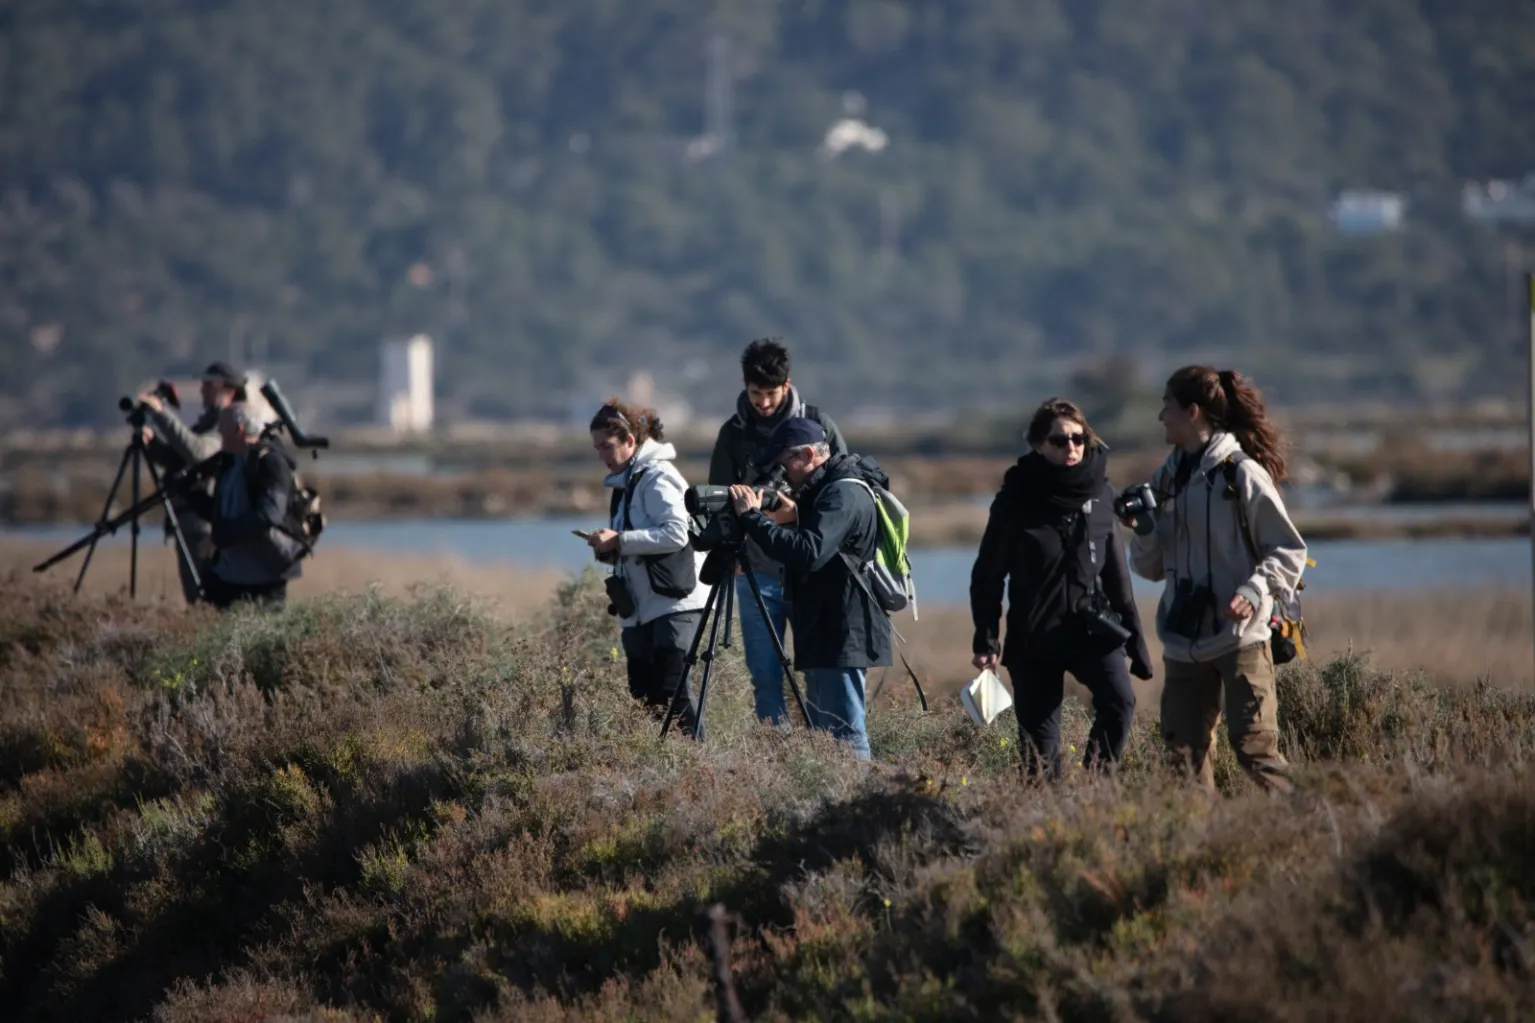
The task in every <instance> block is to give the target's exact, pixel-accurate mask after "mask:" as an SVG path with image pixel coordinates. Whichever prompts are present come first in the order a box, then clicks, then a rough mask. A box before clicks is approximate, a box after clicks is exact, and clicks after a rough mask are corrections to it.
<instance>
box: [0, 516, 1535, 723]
mask: <svg viewBox="0 0 1535 1023" xmlns="http://www.w3.org/2000/svg"><path fill="white" fill-rule="evenodd" d="M51 553H53V548H52V547H50V546H48V545H39V544H34V543H30V542H19V541H14V540H12V541H0V573H3V572H6V571H17V572H28V571H29V570H30V567H31V566H32V565H35V564H37V563H38V562H39V561H41V560H42V559H43V558H45V557H47V556H48V555H50V554H51ZM139 559H140V560H139V593H140V599H141V600H168V601H170V602H171V603H172V604H179V603H180V601H181V588H180V583H179V582H178V581H177V578H176V566H175V561H174V558H173V557H172V555H171V552H170V550H169V549H168V548H166V547H164V546H163V545H162V544H161V543H160V538H159V536H158V534H155V535H154V536H152V537H150V538H149V540H148V542H146V544H145V546H144V547H143V548H141V550H140V554H139ZM78 571H79V560H78V557H77V558H76V559H74V560H71V561H69V562H65V563H63V564H60V565H58V566H56V567H54V568H53V569H50V570H49V573H48V575H47V578H48V579H55V580H57V581H60V582H68V583H72V582H73V580H74V576H75V573H76V572H78ZM563 578H564V576H563V575H562V574H561V573H559V572H556V571H553V570H551V571H546V572H537V571H529V570H527V569H520V568H514V567H510V566H505V565H496V564H476V563H474V562H470V561H468V560H466V559H463V558H460V557H456V556H453V555H446V554H445V555H418V554H416V555H397V554H394V553H391V552H388V551H373V550H353V549H349V548H346V547H332V548H327V549H326V550H325V551H324V552H323V555H322V556H319V557H317V558H316V559H315V560H313V561H310V562H306V564H305V568H304V576H303V578H301V579H299V580H298V581H296V582H295V583H294V584H293V585H292V587H290V593H291V594H292V595H293V596H294V597H295V598H296V599H302V598H306V597H315V596H319V595H323V594H329V593H335V592H345V593H354V594H356V593H362V592H364V591H366V590H369V589H377V590H378V591H379V592H381V593H383V594H384V595H387V596H397V597H405V596H409V595H410V594H411V593H412V592H414V591H416V590H418V589H419V588H421V587H423V586H437V585H443V584H447V585H451V586H453V587H454V588H455V589H457V590H459V591H461V592H463V593H465V594H468V595H471V596H473V597H475V598H476V599H478V600H480V601H481V602H482V603H483V604H484V605H485V606H486V607H487V608H488V609H490V610H491V611H492V612H493V613H494V614H495V615H496V616H497V617H499V618H501V619H503V620H506V621H509V622H517V621H519V620H521V619H522V618H523V617H525V616H526V615H527V614H529V613H531V612H532V611H534V610H536V609H537V608H539V607H541V606H542V605H543V604H544V603H545V602H546V601H547V600H548V599H550V597H552V596H553V594H554V592H555V590H556V588H557V587H558V585H559V583H560V582H561V580H562V579H563ZM127 581H128V552H127V550H126V549H125V548H123V547H121V546H113V547H103V548H101V550H100V552H99V553H98V554H97V555H96V559H95V561H93V562H92V564H91V568H90V571H89V572H88V573H87V574H86V582H85V587H84V589H85V591H86V592H87V593H92V594H98V595H103V596H104V595H108V594H112V593H116V592H119V591H121V590H123V589H124V588H125V587H126V586H127ZM1305 607H1306V618H1307V622H1308V629H1309V631H1310V633H1311V642H1312V645H1313V647H1315V650H1316V653H1317V654H1318V656H1321V657H1324V658H1325V657H1331V656H1338V655H1346V654H1355V653H1357V654H1367V655H1368V656H1369V657H1370V659H1371V663H1373V664H1375V665H1377V666H1378V667H1381V668H1384V669H1387V670H1392V671H1412V672H1416V673H1418V674H1421V675H1423V676H1424V677H1425V678H1427V679H1429V680H1430V681H1432V682H1434V683H1436V684H1440V685H1446V686H1471V685H1475V684H1477V683H1478V682H1482V681H1486V682H1488V683H1490V684H1492V685H1497V686H1501V687H1504V688H1513V689H1525V690H1531V689H1535V640H1532V639H1531V634H1530V633H1531V626H1530V622H1531V610H1530V594H1528V593H1526V592H1524V591H1522V590H1509V591H1491V592H1460V591H1437V592H1429V593H1386V592H1365V593H1317V594H1315V595H1308V596H1307V598H1306V601H1305ZM1154 609H1155V608H1154V604H1153V603H1152V602H1146V603H1144V604H1143V605H1142V607H1141V614H1142V618H1143V620H1144V621H1145V622H1147V623H1150V622H1151V621H1152V620H1153V613H1154ZM920 613H921V618H920V620H919V621H917V622H911V621H910V619H909V617H907V616H901V617H899V618H898V619H897V621H898V623H899V624H898V627H899V628H900V629H901V632H902V634H903V635H904V636H906V638H907V639H908V640H909V641H910V647H909V656H910V657H911V659H912V660H913V663H914V664H915V665H916V666H917V667H918V669H919V671H920V672H921V673H922V675H923V677H924V679H929V680H932V681H934V682H936V683H938V684H939V685H949V684H953V683H958V682H961V681H965V680H968V679H969V678H970V677H971V676H972V675H973V672H971V671H970V637H971V631H972V630H971V625H970V613H969V610H968V609H964V608H954V607H941V606H931V607H929V606H926V605H924V606H923V607H922V608H921V609H920ZM1152 654H1153V655H1154V657H1156V658H1160V656H1161V651H1160V650H1159V649H1158V648H1157V646H1156V641H1155V637H1153V638H1152ZM892 682H894V679H892ZM1139 684H1140V683H1138V685H1139ZM1159 686H1160V683H1158V682H1155V681H1153V682H1152V683H1149V684H1144V685H1143V692H1142V696H1143V697H1153V696H1155V695H1156V693H1157V692H1158V691H1159ZM891 688H892V689H899V688H901V687H900V686H895V685H892V686H891Z"/></svg>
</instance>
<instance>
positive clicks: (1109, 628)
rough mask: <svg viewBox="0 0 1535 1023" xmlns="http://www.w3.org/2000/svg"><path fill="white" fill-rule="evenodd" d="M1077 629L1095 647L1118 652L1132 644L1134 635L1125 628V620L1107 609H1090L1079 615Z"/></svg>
mask: <svg viewBox="0 0 1535 1023" xmlns="http://www.w3.org/2000/svg"><path fill="white" fill-rule="evenodd" d="M1077 627H1078V628H1079V629H1080V630H1081V632H1082V635H1083V637H1084V638H1086V639H1087V641H1088V642H1089V643H1092V644H1093V645H1095V646H1098V645H1101V646H1103V647H1104V648H1105V649H1109V650H1117V649H1119V648H1120V647H1122V646H1124V645H1125V644H1126V643H1128V642H1130V636H1131V635H1132V634H1131V632H1130V630H1129V629H1127V628H1125V623H1124V619H1122V618H1121V617H1120V616H1119V615H1118V614H1117V613H1116V612H1114V611H1111V610H1109V609H1108V608H1106V607H1097V608H1090V609H1087V610H1083V611H1079V612H1078V613H1077Z"/></svg>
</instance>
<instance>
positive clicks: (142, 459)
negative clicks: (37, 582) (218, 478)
mask: <svg viewBox="0 0 1535 1023" xmlns="http://www.w3.org/2000/svg"><path fill="white" fill-rule="evenodd" d="M118 407H119V408H121V409H122V410H123V411H124V412H127V413H128V427H129V430H130V431H131V435H130V437H129V440H128V445H127V447H125V448H123V457H122V460H121V461H119V462H118V463H117V475H116V476H114V477H113V478H112V488H111V489H110V490H108V491H107V500H106V504H105V505H103V506H102V509H101V517H100V518H99V519H97V520H96V527H95V528H94V529H93V530H91V532H90V533H89V534H88V535H87V536H85V537H84V538H82V539H81V540H79V541H77V542H75V543H73V544H71V545H70V546H68V547H66V548H64V550H62V551H60V552H58V553H57V554H55V555H54V556H53V557H51V558H49V559H48V560H47V561H44V562H43V563H42V564H41V565H38V566H37V567H36V568H34V569H33V571H34V572H43V571H46V570H47V569H48V568H50V567H51V566H53V565H54V564H56V563H58V562H60V561H62V560H64V559H65V558H67V557H69V556H70V555H71V554H73V553H75V552H76V551H78V550H80V549H81V548H87V550H86V552H85V562H84V563H83V564H82V565H81V566H80V574H79V575H77V576H75V592H76V593H79V592H80V584H81V583H83V582H85V573H86V571H87V570H89V569H90V567H91V558H93V557H94V556H95V554H96V544H97V542H98V541H100V540H101V538H102V537H104V536H106V535H108V534H110V533H116V532H117V530H118V528H119V527H120V526H122V525H123V524H125V523H127V524H128V525H129V534H130V541H129V544H130V546H129V552H128V596H129V597H130V598H132V597H137V596H138V591H139V531H140V526H139V517H140V516H141V515H143V514H144V513H145V512H146V511H148V510H149V509H150V508H152V507H154V505H156V504H159V505H160V506H161V507H162V508H163V509H164V510H165V519H166V524H167V525H168V526H169V528H170V532H171V535H172V536H174V537H175V539H176V556H177V557H179V558H181V560H182V562H183V564H184V565H185V566H186V569H187V573H188V574H189V575H190V577H191V579H192V583H193V585H194V586H196V587H198V588H199V589H201V587H202V580H201V579H200V578H198V574H197V562H196V561H195V560H194V558H193V557H192V550H191V548H190V547H188V546H187V538H186V534H185V533H183V532H182V530H181V522H180V521H179V520H178V519H177V518H176V509H175V508H173V507H172V506H171V496H172V495H171V493H170V490H171V489H179V488H181V487H185V486H187V485H189V484H190V483H191V482H194V481H195V479H196V477H195V476H193V475H192V474H191V473H190V472H183V473H180V474H177V475H175V476H174V477H172V478H173V479H174V480H175V483H174V484H173V483H172V482H171V479H172V478H168V479H166V480H162V479H161V477H160V473H159V471H158V470H157V469H156V467H155V461H154V459H153V458H152V457H151V456H150V454H149V451H148V445H147V444H146V443H145V441H144V425H145V413H144V407H143V406H142V405H140V404H137V403H135V402H134V401H133V400H132V399H130V398H123V399H122V400H121V401H119V402H118ZM210 464H211V463H210ZM146 469H147V470H148V471H149V481H150V482H151V483H153V484H154V491H153V492H152V493H150V495H149V496H148V497H145V498H140V496H139V494H140V488H139V481H140V473H141V472H143V471H144V470H146ZM125 476H126V477H127V478H128V480H129V487H130V488H131V502H130V503H129V505H128V507H127V509H126V510H125V511H122V512H120V513H118V514H117V515H115V516H114V515H113V514H112V508H113V506H114V505H116V503H117V488H118V487H120V486H122V484H123V478H124V477H125Z"/></svg>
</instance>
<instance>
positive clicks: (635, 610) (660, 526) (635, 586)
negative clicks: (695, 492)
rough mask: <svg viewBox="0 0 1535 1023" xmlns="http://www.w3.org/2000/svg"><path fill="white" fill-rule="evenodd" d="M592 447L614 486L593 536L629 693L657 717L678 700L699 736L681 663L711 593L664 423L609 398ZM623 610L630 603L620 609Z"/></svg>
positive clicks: (683, 718) (685, 726) (685, 725)
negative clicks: (615, 592) (610, 576)
mask: <svg viewBox="0 0 1535 1023" xmlns="http://www.w3.org/2000/svg"><path fill="white" fill-rule="evenodd" d="M591 433H592V447H593V448H594V449H595V450H596V452H597V456H598V457H599V458H601V459H602V464H603V465H605V466H607V469H608V476H607V478H606V479H604V480H603V485H604V486H606V487H609V488H610V489H612V490H613V500H612V505H611V508H612V511H611V520H612V521H611V524H610V528H608V529H601V530H598V531H597V532H595V533H593V534H592V535H591V536H590V537H588V538H587V541H586V542H587V543H588V544H589V545H590V546H591V548H592V550H593V551H595V552H596V554H597V556H598V559H599V560H601V561H604V562H606V563H608V564H612V565H613V566H614V576H615V577H616V578H618V579H619V580H621V581H622V585H621V586H620V587H619V588H620V590H621V591H623V595H624V596H626V597H627V598H628V599H627V600H624V599H623V597H620V598H619V599H617V600H615V601H614V606H615V613H617V614H618V616H619V624H620V625H621V626H622V629H623V632H622V636H623V648H624V657H625V658H626V659H627V662H628V668H629V692H630V694H631V695H632V696H633V697H634V698H635V699H636V700H640V701H642V702H644V703H645V704H646V705H647V706H649V707H650V708H651V710H652V711H653V712H654V713H656V714H657V715H658V716H659V715H664V714H665V713H666V709H667V707H669V706H670V705H671V702H672V700H673V698H674V697H675V698H676V700H677V702H678V709H677V723H678V725H679V726H681V728H682V730H683V731H684V732H685V733H687V734H692V731H693V726H694V722H695V720H696V715H695V713H694V708H693V700H692V696H691V694H689V693H688V692H686V691H685V690H684V691H683V692H680V693H679V692H678V687H679V685H680V683H681V681H682V672H683V660H684V658H685V657H686V656H687V652H688V647H689V646H690V645H691V644H692V642H693V634H694V633H695V632H697V630H698V625H699V622H700V620H701V619H702V618H703V606H704V603H705V601H706V600H707V598H708V588H707V587H705V586H702V585H700V584H699V580H698V573H699V569H700V568H701V566H702V562H703V555H701V554H699V553H698V552H697V551H695V549H694V547H693V544H692V537H691V535H690V529H689V517H688V513H687V509H686V508H685V507H684V506H683V503H682V497H683V493H684V492H685V491H686V490H687V481H686V480H684V479H683V478H682V473H680V472H678V471H677V467H676V466H675V465H673V464H672V463H673V460H674V459H675V458H676V457H677V451H676V449H675V448H673V447H672V446H671V445H670V444H666V443H663V442H662V428H661V420H660V417H658V416H657V415H656V414H655V412H654V411H652V410H650V409H637V408H632V407H630V406H628V405H624V404H622V403H621V402H619V401H618V400H617V399H616V398H609V399H608V400H607V402H606V403H605V404H604V405H603V406H602V408H600V409H598V410H597V414H596V415H595V416H593V417H592V423H591ZM621 605H626V606H621Z"/></svg>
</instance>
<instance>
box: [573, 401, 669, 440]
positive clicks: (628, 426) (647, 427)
mask: <svg viewBox="0 0 1535 1023" xmlns="http://www.w3.org/2000/svg"><path fill="white" fill-rule="evenodd" d="M588 429H590V430H591V431H592V432H593V433H597V432H598V431H601V432H603V433H605V434H607V435H608V436H609V437H629V438H632V439H633V440H634V442H635V443H636V444H643V443H645V442H646V441H647V440H656V441H659V440H663V439H665V429H664V428H663V427H662V426H661V417H660V416H658V415H656V410H655V409H649V408H638V407H636V406H634V405H626V404H625V403H623V402H621V401H619V400H618V399H617V398H609V399H607V400H606V401H604V402H603V403H602V407H601V408H599V409H598V410H597V414H596V415H594V416H592V425H591V426H590V427H588Z"/></svg>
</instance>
